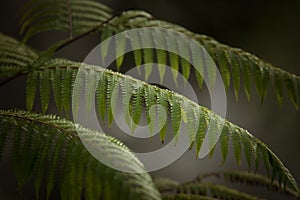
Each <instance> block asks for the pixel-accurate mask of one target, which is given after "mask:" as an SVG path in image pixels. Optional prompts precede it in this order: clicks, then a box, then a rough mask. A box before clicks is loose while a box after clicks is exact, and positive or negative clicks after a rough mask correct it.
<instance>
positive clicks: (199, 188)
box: [175, 182, 261, 200]
mask: <svg viewBox="0 0 300 200" xmlns="http://www.w3.org/2000/svg"><path fill="white" fill-rule="evenodd" d="M175 192H176V193H179V194H192V195H202V196H209V197H214V198H217V199H233V200H238V199H244V200H258V199H261V198H258V197H256V196H252V195H250V194H247V193H244V192H240V191H238V190H235V189H232V188H229V187H226V186H222V185H216V184H213V183H208V182H206V183H188V184H182V185H180V186H178V187H176V189H175Z"/></svg>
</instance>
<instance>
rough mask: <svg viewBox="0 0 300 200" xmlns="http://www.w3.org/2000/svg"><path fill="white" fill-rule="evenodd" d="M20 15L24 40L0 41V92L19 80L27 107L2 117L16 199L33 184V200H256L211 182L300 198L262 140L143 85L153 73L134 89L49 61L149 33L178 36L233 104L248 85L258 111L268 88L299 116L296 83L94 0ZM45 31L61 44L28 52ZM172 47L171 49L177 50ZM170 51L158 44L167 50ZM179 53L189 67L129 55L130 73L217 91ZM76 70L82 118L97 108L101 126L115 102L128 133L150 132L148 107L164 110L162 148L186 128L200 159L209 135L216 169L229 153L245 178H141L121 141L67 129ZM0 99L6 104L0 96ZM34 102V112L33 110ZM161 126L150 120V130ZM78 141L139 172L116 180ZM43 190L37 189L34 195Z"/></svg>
mask: <svg viewBox="0 0 300 200" xmlns="http://www.w3.org/2000/svg"><path fill="white" fill-rule="evenodd" d="M24 10H25V14H24V15H23V17H22V18H21V20H20V24H21V28H20V33H21V34H22V37H23V40H22V41H18V40H16V39H14V38H12V37H10V36H8V35H5V34H0V78H1V82H0V87H2V86H4V85H6V84H7V83H9V82H10V81H13V80H15V79H17V78H19V77H21V76H26V77H27V81H26V97H24V101H26V108H11V109H9V110H4V109H2V110H0V159H1V156H2V155H3V153H4V152H10V153H9V155H10V156H11V159H12V165H13V166H12V167H13V170H14V174H15V176H16V180H17V184H18V187H19V189H20V190H22V189H21V188H22V187H23V186H24V184H25V183H27V182H28V181H30V180H31V181H32V182H31V183H33V184H34V188H35V193H36V198H40V199H44V198H45V199H51V194H52V193H53V190H54V189H55V188H57V190H58V192H59V195H60V198H61V199H105V200H109V199H129V200H133V199H137V200H141V199H145V200H146V199H147V200H159V199H170V200H172V199H183V200H184V199H195V200H196V199H260V198H259V197H258V196H259V195H258V194H255V193H253V194H248V193H245V192H242V191H240V190H239V189H234V188H233V187H231V185H230V184H229V185H227V184H223V185H221V184H219V183H214V182H212V181H210V180H207V179H209V178H211V177H215V178H218V179H222V180H223V181H225V182H229V183H245V184H247V185H250V186H253V185H258V186H264V187H265V188H266V189H270V190H272V191H274V192H281V193H284V194H286V195H290V196H293V197H295V198H299V197H300V190H299V187H298V184H297V183H296V180H295V178H294V177H293V176H292V174H291V173H290V171H289V170H288V169H287V167H286V166H285V165H284V164H283V163H282V161H281V160H280V159H279V158H278V157H277V156H276V155H275V154H274V153H273V152H272V151H271V150H270V148H268V146H267V145H266V144H265V143H263V142H262V141H261V140H259V139H258V138H256V137H255V136H254V135H252V134H251V133H249V132H248V131H247V130H246V129H243V128H241V127H239V126H237V125H235V124H234V123H232V122H229V121H228V120H226V119H223V118H222V117H220V116H218V115H217V114H216V113H214V112H212V111H211V110H210V109H209V108H206V107H205V106H202V105H199V104H197V103H196V102H193V101H191V100H190V99H188V98H187V97H185V96H183V95H181V94H178V93H176V92H175V91H171V90H169V89H164V88H162V87H160V86H157V85H153V84H151V83H147V78H148V77H149V76H150V75H151V73H153V71H154V68H155V66H153V67H150V68H147V70H146V69H145V70H141V71H140V72H139V73H144V76H145V80H146V81H141V80H138V79H136V78H133V77H131V76H128V75H124V74H122V73H119V72H116V71H113V70H109V69H106V68H103V66H95V65H89V64H83V63H80V62H74V61H71V60H68V59H65V58H57V57H56V55H55V53H56V52H57V51H58V50H60V49H62V48H64V47H65V46H67V45H69V44H71V43H73V42H75V41H77V40H79V39H81V38H83V37H88V36H89V35H90V34H97V35H99V42H101V41H104V40H105V39H107V38H110V37H111V36H113V35H115V34H117V33H121V32H123V31H126V30H131V29H137V28H153V27H156V28H161V29H167V30H172V31H174V32H178V33H181V34H184V35H186V36H187V37H189V38H192V39H193V40H195V41H197V42H198V43H199V44H201V45H202V46H203V49H204V50H205V52H207V53H208V54H209V55H210V56H211V58H212V60H213V61H214V62H215V63H216V66H217V69H218V71H219V72H220V74H221V77H222V80H223V83H224V86H225V90H226V91H228V88H229V87H233V89H234V93H235V96H236V97H238V94H239V93H240V90H242V89H243V90H244V92H245V94H246V96H247V98H248V99H249V100H250V96H251V94H250V90H251V86H252V84H255V86H256V89H257V92H258V94H259V96H260V99H261V102H263V101H264V98H265V96H266V94H267V91H268V90H269V86H270V85H272V86H273V88H274V89H275V92H276V95H277V99H278V103H279V104H280V105H281V104H282V101H283V96H284V91H286V92H287V94H288V98H289V99H290V101H291V102H292V104H293V105H294V106H295V108H296V109H297V108H298V100H299V98H300V77H298V76H296V75H294V74H291V73H289V72H287V71H284V70H283V69H280V68H278V67H275V66H273V65H272V64H270V63H268V62H265V61H264V60H262V59H260V58H258V57H256V56H255V55H252V54H250V53H248V52H245V51H243V50H241V49H237V48H233V47H230V46H227V45H224V44H221V43H219V42H217V41H216V40H214V39H213V38H211V37H209V36H206V35H202V34H198V33H194V32H192V31H189V30H187V29H186V28H183V27H181V26H178V25H176V24H173V23H169V22H166V21H162V20H158V19H155V18H154V17H153V16H151V15H150V14H149V13H146V12H144V11H139V10H127V11H123V12H118V13H116V12H115V11H113V10H112V9H111V8H109V7H107V6H106V5H103V4H101V3H99V2H97V1H92V0H32V1H30V2H28V3H27V4H26V5H25V6H24ZM46 31H62V32H65V33H67V35H68V36H67V37H66V38H65V39H64V40H62V41H58V42H57V43H55V44H53V45H51V46H50V47H49V48H48V49H46V50H44V51H39V50H37V49H34V48H32V47H30V46H28V45H27V44H26V43H27V41H28V40H29V39H30V38H32V37H33V36H35V35H37V34H39V33H42V32H46ZM159 39H160V38H155V37H151V36H149V41H152V42H153V43H159ZM143 42H144V41H143V40H138V37H137V38H130V37H129V38H127V40H124V41H123V46H117V47H116V49H113V50H109V49H106V50H103V49H102V51H101V55H99V57H100V56H101V57H102V58H104V60H105V57H107V56H108V54H110V53H112V54H113V53H114V52H116V51H119V50H120V49H122V48H125V46H126V45H129V46H130V45H131V46H134V45H136V43H143ZM174 44H175V45H176V41H174ZM174 44H168V43H166V48H167V49H168V45H174ZM107 48H109V47H107ZM179 52H183V53H184V54H185V55H186V56H187V57H189V58H190V60H187V59H183V58H181V57H180V56H179V55H177V54H175V53H172V52H168V51H165V50H162V49H149V48H146V49H137V50H134V51H133V52H132V56H133V57H132V60H133V63H134V65H135V66H139V65H141V64H147V63H159V64H163V65H169V66H170V67H171V68H172V69H173V71H172V77H173V79H174V82H176V81H177V77H178V74H179V73H182V75H183V77H184V78H186V79H189V78H190V77H191V74H193V75H194V76H195V79H196V80H197V83H198V86H197V89H198V90H199V91H200V89H201V88H202V87H204V86H203V83H204V78H203V74H204V73H205V74H207V77H208V80H209V83H210V84H211V85H214V84H215V81H216V80H215V79H216V73H217V72H216V69H214V68H213V67H211V68H210V67H209V66H206V71H205V72H204V71H203V72H202V73H201V70H200V71H199V70H196V69H195V68H193V66H192V65H191V60H194V61H195V60H197V59H198V60H199V59H200V61H199V62H203V59H202V60H201V58H200V57H201V56H202V54H201V55H200V54H197V53H195V52H193V50H192V49H190V47H187V48H186V49H179ZM125 57H126V55H123V56H120V57H116V58H115V62H114V63H113V64H114V67H113V69H115V70H117V71H122V69H123V68H124V65H125V62H124V60H125ZM202 64H203V65H206V64H207V63H202ZM126 67H127V70H128V68H130V66H129V67H128V65H127V66H126ZM80 70H83V71H84V73H83V77H82V80H81V82H80V83H82V84H83V89H84V91H85V95H86V104H87V105H85V107H86V110H87V112H88V111H89V110H90V107H91V104H90V102H91V101H92V100H93V99H95V101H96V105H95V108H96V110H97V114H98V116H99V119H100V120H103V121H105V122H106V124H107V125H108V126H110V125H111V124H112V123H113V121H114V112H115V110H116V107H117V102H120V103H122V104H123V105H124V104H127V103H128V105H129V115H125V117H126V119H125V121H127V122H128V118H132V121H133V122H134V123H133V124H139V123H140V121H141V118H143V115H145V116H144V118H146V122H147V123H148V124H149V123H150V121H151V119H150V108H151V106H153V105H155V104H159V105H161V106H162V108H164V110H167V111H168V112H167V121H169V122H170V124H171V125H170V127H171V129H170V130H169V128H168V126H167V124H163V125H162V128H161V130H160V132H159V136H160V137H159V138H160V140H161V141H162V142H163V141H164V140H165V138H166V137H167V135H169V134H171V135H172V136H173V137H181V134H182V133H181V130H180V124H181V123H184V124H185V125H186V129H187V132H188V134H189V136H191V135H192V137H189V139H190V141H189V148H190V149H192V148H194V149H195V154H196V156H199V153H200V150H201V147H202V144H203V141H204V138H205V135H206V134H207V133H208V132H210V133H211V134H212V135H214V134H216V133H217V132H220V138H219V146H220V148H221V154H222V158H223V162H225V160H226V159H227V157H228V152H229V149H230V148H232V150H233V153H234V157H235V160H236V162H237V164H240V162H241V159H242V156H243V155H244V156H245V159H246V161H247V164H248V166H249V172H243V171H222V172H211V173H204V172H203V171H199V174H200V175H199V176H198V177H195V180H192V181H189V182H185V183H179V182H177V181H176V180H170V179H168V178H162V177H157V178H152V177H151V176H150V175H149V173H147V172H145V170H144V166H143V163H141V162H140V161H139V160H138V159H137V158H136V156H135V155H134V153H133V152H132V151H131V150H130V149H129V148H128V147H126V146H125V145H124V144H122V143H121V142H120V141H119V140H117V139H115V138H113V137H111V136H109V135H106V134H105V133H100V132H97V131H96V130H93V129H90V128H89V127H83V126H82V125H80V124H76V123H74V118H75V117H76V116H74V114H76V112H75V113H74V112H73V113H72V114H73V115H72V114H71V110H72V108H73V111H74V110H75V111H76V110H78V109H79V103H78V102H77V101H76V98H74V93H75V97H76V94H77V92H79V91H78V90H79V89H76V88H75V90H74V82H75V79H76V76H77V73H78V72H79V71H80ZM158 73H159V77H160V79H161V80H163V79H164V78H165V73H166V71H165V70H164V69H163V68H160V67H159V68H158ZM91 74H92V76H90V75H91ZM241 82H242V84H241ZM242 87H243V88H242ZM115 89H117V91H118V92H119V95H117V96H116V95H113V91H115ZM200 95H201V94H200ZM77 97H79V96H77ZM2 98H6V97H5V96H3V95H2ZM20 98H21V97H20ZM37 101H39V103H38V105H39V106H40V108H41V109H40V111H39V110H35V111H34V108H35V107H36V106H35V103H37ZM51 101H54V104H55V107H56V108H57V113H59V114H58V115H59V116H57V115H53V114H49V109H48V108H49V104H50V103H51ZM156 112H157V116H158V118H159V117H160V116H161V115H160V112H163V109H157V110H156ZM129 121H130V120H129ZM160 121H161V120H160V119H158V120H157V121H156V123H160ZM210 123H213V124H214V127H213V128H209V126H210ZM128 124H129V127H130V128H131V129H132V131H133V132H134V129H135V128H136V127H135V125H133V124H132V123H131V122H129V123H128ZM130 124H131V125H130ZM150 129H151V128H150ZM150 132H151V131H150ZM79 133H80V135H81V136H86V137H89V136H91V135H97V137H94V138H93V144H95V145H96V146H97V145H98V146H99V147H101V150H102V152H101V153H102V154H103V155H109V156H108V157H109V158H110V159H111V160H112V162H118V163H120V164H121V165H122V166H124V167H125V168H128V169H132V170H133V171H137V172H143V173H129V172H123V171H119V170H117V169H113V168H111V167H109V166H107V165H105V164H103V163H101V162H100V161H98V160H97V159H96V158H95V157H94V156H93V155H91V153H90V152H89V151H88V150H87V149H86V148H85V146H84V145H83V143H82V141H81V136H79V135H78V134H79ZM219 146H218V147H219ZM215 147H216V146H215ZM214 150H215V148H212V149H211V151H210V155H212V154H214ZM102 154H101V155H102ZM259 164H261V165H264V166H265V169H266V173H267V174H268V176H264V175H259V174H255V172H256V170H257V169H258V167H259ZM0 174H1V172H0ZM1 177H4V174H1ZM43 186H44V187H45V190H41V187H43Z"/></svg>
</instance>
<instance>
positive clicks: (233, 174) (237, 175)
mask: <svg viewBox="0 0 300 200" xmlns="http://www.w3.org/2000/svg"><path fill="white" fill-rule="evenodd" d="M210 177H215V178H220V179H223V180H225V181H228V182H232V183H240V184H245V185H249V186H258V187H266V188H268V189H270V190H272V191H278V192H281V193H284V194H288V195H291V196H294V197H298V195H297V193H295V192H294V191H293V190H291V189H290V188H288V187H287V188H285V189H282V187H281V185H280V184H279V182H278V181H274V182H273V183H272V184H270V183H271V179H270V178H268V177H265V176H263V175H260V174H253V173H249V172H243V171H224V172H213V173H205V174H202V175H200V176H198V177H197V181H199V182H203V181H205V179H207V178H210Z"/></svg>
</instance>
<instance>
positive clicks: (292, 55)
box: [0, 0, 300, 199]
mask: <svg viewBox="0 0 300 200" xmlns="http://www.w3.org/2000/svg"><path fill="white" fill-rule="evenodd" d="M99 1H100V0H99ZM24 2H25V1H18V0H11V1H1V3H0V24H1V32H2V33H5V34H8V35H11V36H14V37H17V38H20V36H19V34H18V20H19V18H20V16H21V11H20V8H21V6H22V5H23V3H24ZM101 2H104V3H106V4H107V5H109V6H110V7H112V8H113V9H114V10H116V11H121V10H126V9H142V10H145V11H148V12H149V13H151V14H152V15H153V16H155V17H156V18H158V19H162V20H166V21H170V22H174V23H176V24H179V25H182V26H184V27H186V28H188V29H190V30H192V31H194V32H197V33H202V34H205V35H209V36H212V37H214V38H215V39H217V40H218V41H220V42H222V43H225V44H228V45H230V46H234V47H239V48H242V49H244V50H247V51H249V52H251V53H254V54H255V55H257V56H259V57H261V58H263V59H265V60H266V61H269V62H271V63H272V64H274V65H275V66H280V67H281V68H283V69H285V70H287V71H289V72H292V73H295V74H297V75H299V74H300V68H299V63H300V56H299V52H300V37H299V36H300V28H299V27H300V26H299V24H300V1H296V0H295V1H259V0H240V1H238V0H235V1H233V0H231V1H220V0H219V1H218V0H210V1H202V0H198V1H196V0H185V1H177V0H163V1H162V0H151V1H141V0H127V1H122V0H118V1H117V0H107V1H101ZM60 36H61V35H59V34H41V35H39V36H37V37H35V38H34V39H32V40H30V41H29V44H30V45H32V46H33V47H35V48H37V49H41V50H42V49H45V48H46V47H47V46H48V45H49V44H50V43H51V42H53V41H57V39H58V38H59V37H60ZM97 42H99V40H98V38H95V37H94V38H93V37H88V38H84V39H82V40H80V41H78V42H76V43H74V44H72V45H70V46H68V47H66V48H65V49H63V50H61V51H60V52H59V53H58V54H57V55H58V56H64V57H67V58H70V59H73V60H77V61H82V60H83V59H84V57H85V56H86V54H87V52H88V51H89V50H90V49H92V48H93V47H94V46H95V44H98V43H97ZM24 80H25V79H24V78H21V79H19V80H16V81H14V82H12V83H10V84H8V85H6V86H5V87H3V88H0V92H1V93H0V94H1V108H11V107H17V108H22V106H23V105H24V98H25V92H24V91H25V90H24V88H25V85H24ZM271 88H272V86H271ZM200 96H201V94H200ZM227 110H228V111H227V118H228V119H229V120H230V121H232V122H233V123H235V124H237V125H239V126H241V127H244V128H246V129H247V130H249V131H250V132H251V133H253V134H254V135H255V136H257V137H258V138H260V139H261V140H262V141H263V142H265V143H266V144H267V145H268V146H269V147H270V148H271V149H272V150H273V151H274V152H275V153H276V154H277V155H278V156H279V158H281V160H282V161H283V162H284V163H285V165H286V166H287V167H288V168H289V169H290V170H291V172H292V174H293V175H294V176H295V177H296V179H297V181H298V182H300V156H299V154H300V145H299V142H300V140H299V139H300V134H299V130H300V123H299V119H300V112H299V111H296V110H295V109H294V107H293V106H292V104H291V103H290V102H289V100H288V98H284V103H283V106H282V108H280V107H279V106H278V105H277V101H276V97H275V93H274V91H273V90H272V89H270V90H269V92H268V95H267V97H266V101H265V102H264V104H263V105H261V104H260V100H259V98H258V96H257V92H256V91H255V88H254V87H253V88H252V99H251V102H250V103H249V102H247V100H246V98H245V94H244V92H243V91H242V90H241V92H240V99H239V101H238V102H236V101H235V99H234V95H233V91H232V90H230V91H229V93H228V107H227ZM220 163H221V156H220V153H219V151H217V152H216V153H215V155H214V156H213V157H212V158H211V159H207V158H206V159H203V160H195V154H194V152H187V153H186V154H185V155H184V156H183V157H182V158H180V159H179V160H178V161H176V162H175V163H173V164H172V165H170V166H168V167H166V168H165V169H162V170H159V171H157V172H155V173H153V175H163V176H168V177H171V178H175V179H177V180H179V181H186V180H191V179H193V177H195V176H196V175H198V174H200V173H203V172H207V171H220V170H226V169H245V170H247V167H246V162H245V160H242V166H240V167H239V166H237V165H236V164H235V163H234V159H233V155H232V153H231V154H230V156H229V159H228V160H227V161H226V163H225V165H223V166H220ZM9 164H10V161H9V160H7V159H6V160H4V162H2V165H0V199H32V198H33V190H32V188H30V186H28V190H27V189H26V188H27V187H26V188H25V191H23V193H24V196H23V197H22V198H20V197H18V193H17V189H16V184H15V182H16V181H15V178H14V177H13V173H12V170H11V169H10V168H9ZM261 165H262V163H261ZM262 172H263V171H262ZM29 185H30V184H29ZM263 195H267V196H268V195H269V194H268V193H267V194H263ZM265 197H266V196H265ZM282 198H283V197H282V196H276V197H273V198H272V199H282Z"/></svg>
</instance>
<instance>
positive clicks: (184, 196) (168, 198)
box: [162, 194, 216, 200]
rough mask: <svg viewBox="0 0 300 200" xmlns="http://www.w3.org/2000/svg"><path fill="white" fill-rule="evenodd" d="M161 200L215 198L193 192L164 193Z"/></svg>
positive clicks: (206, 199)
mask: <svg viewBox="0 0 300 200" xmlns="http://www.w3.org/2000/svg"><path fill="white" fill-rule="evenodd" d="M162 199H163V200H216V199H215V198H211V197H206V196H201V195H194V194H165V195H163V196H162Z"/></svg>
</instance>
